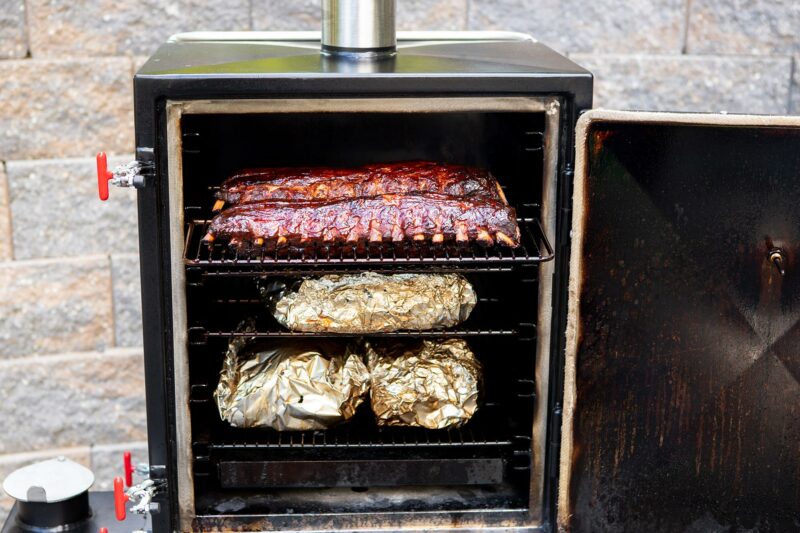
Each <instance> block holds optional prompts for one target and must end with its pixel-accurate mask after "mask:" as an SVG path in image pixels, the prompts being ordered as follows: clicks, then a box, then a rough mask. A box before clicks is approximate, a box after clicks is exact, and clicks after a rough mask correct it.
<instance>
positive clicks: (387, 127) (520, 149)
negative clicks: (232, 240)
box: [182, 112, 544, 216]
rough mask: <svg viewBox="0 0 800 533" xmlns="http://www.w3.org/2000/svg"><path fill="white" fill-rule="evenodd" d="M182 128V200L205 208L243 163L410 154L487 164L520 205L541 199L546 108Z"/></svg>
mask: <svg viewBox="0 0 800 533" xmlns="http://www.w3.org/2000/svg"><path fill="white" fill-rule="evenodd" d="M182 129H183V132H184V134H183V142H184V169H185V178H184V191H185V193H184V194H185V198H184V205H186V206H199V207H200V206H201V207H202V208H203V209H205V210H208V209H209V208H210V207H211V204H212V203H213V201H212V202H211V203H209V201H208V190H207V189H206V187H207V186H209V185H219V184H220V183H221V182H222V181H223V180H224V179H225V178H227V177H228V176H230V175H231V174H232V173H234V172H236V171H237V170H241V169H242V168H247V167H258V166H308V165H322V166H355V165H362V164H366V163H375V162H387V161H403V160H413V159H428V160H434V161H443V162H447V163H458V164H465V165H476V166H481V167H485V168H488V169H490V170H491V171H492V172H493V173H495V175H496V176H497V177H498V179H499V180H500V181H501V184H502V185H504V186H505V187H506V188H507V189H508V190H507V194H508V195H509V196H510V198H509V200H510V201H511V202H512V203H513V204H515V205H516V206H517V207H518V208H520V207H522V208H524V206H522V205H521V204H522V203H528V204H530V203H538V202H540V199H541V187H542V184H541V168H542V166H541V163H542V159H541V157H542V152H541V146H542V136H541V133H542V132H543V131H544V114H543V113H508V112H505V113H482V112H460V113H455V112H448V113H270V114H266V115H258V114H243V115H187V116H185V117H184V118H183V124H182ZM526 148H534V149H535V150H526ZM509 188H510V189H509ZM523 200H524V202H523ZM208 214H210V212H209V213H208ZM520 214H524V213H520ZM535 215H538V213H534V216H535Z"/></svg>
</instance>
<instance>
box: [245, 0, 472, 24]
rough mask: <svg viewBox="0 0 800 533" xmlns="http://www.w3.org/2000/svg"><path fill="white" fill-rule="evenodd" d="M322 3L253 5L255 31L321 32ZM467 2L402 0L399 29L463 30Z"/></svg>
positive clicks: (278, 0)
mask: <svg viewBox="0 0 800 533" xmlns="http://www.w3.org/2000/svg"><path fill="white" fill-rule="evenodd" d="M321 13H322V8H321V3H320V0H296V1H292V2H286V1H283V0H264V1H258V2H253V29H256V30H320V29H321V28H322V26H321V25H322V22H321ZM466 13H467V0H402V1H400V2H397V28H398V29H399V30H463V29H465V26H466Z"/></svg>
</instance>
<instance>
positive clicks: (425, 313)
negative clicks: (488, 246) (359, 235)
mask: <svg viewBox="0 0 800 533" xmlns="http://www.w3.org/2000/svg"><path fill="white" fill-rule="evenodd" d="M476 302H477V296H476V295H475V291H474V290H473V288H472V285H470V283H469V282H468V281H467V280H466V278H464V277H463V276H461V275H459V274H392V275H384V274H378V273H375V272H363V273H359V274H348V275H326V276H322V277H320V278H316V279H306V280H303V281H302V282H301V283H300V285H299V287H297V288H296V290H290V291H287V292H285V293H284V294H282V295H281V296H280V297H279V298H277V299H274V309H273V314H274V315H275V318H276V319H277V320H278V322H280V323H281V324H282V325H283V326H285V327H287V328H289V329H291V330H294V331H311V332H314V331H316V332H337V333H355V334H369V333H379V332H389V331H398V330H426V329H437V328H446V327H450V326H455V325H456V324H459V323H461V322H463V321H464V320H466V319H467V317H469V315H470V313H471V312H472V309H473V308H474V307H475V304H476Z"/></svg>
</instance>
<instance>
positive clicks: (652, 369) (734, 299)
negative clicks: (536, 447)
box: [562, 122, 800, 531]
mask: <svg viewBox="0 0 800 533" xmlns="http://www.w3.org/2000/svg"><path fill="white" fill-rule="evenodd" d="M590 128H591V129H590V131H589V145H588V152H587V158H588V161H589V163H588V165H587V166H588V177H587V182H586V195H585V200H586V206H585V209H586V210H585V227H584V231H583V239H584V246H583V251H582V262H583V263H582V265H581V266H582V270H583V279H582V283H583V285H582V290H581V293H580V319H579V320H580V322H579V340H578V349H577V361H576V391H577V403H576V411H575V417H574V433H573V440H574V447H573V455H572V457H571V461H572V477H571V480H570V481H571V484H570V485H569V491H570V492H569V507H570V508H569V509H568V510H566V511H567V513H566V514H569V515H570V516H571V521H572V523H571V524H570V526H571V530H573V531H623V530H624V531H684V530H692V531H711V530H714V531H716V530H720V531H721V530H725V531H727V530H728V528H733V529H734V530H740V529H747V530H751V528H752V530H755V531H789V530H796V529H797V528H799V527H800V445H799V444H798V443H800V321H799V319H800V265H798V262H799V261H800V255H798V254H800V207H799V206H800V179H798V177H800V131H798V130H797V129H790V128H783V129H781V128H743V127H722V126H713V127H700V126H682V125H652V124H624V123H622V124H620V123H603V122H598V123H595V124H593V125H592V126H591V127H590ZM773 246H780V247H782V248H783V249H784V250H785V253H786V258H787V264H786V275H785V276H783V277H782V276H781V275H780V274H779V273H778V270H777V269H776V267H775V266H774V265H772V264H771V263H770V262H769V261H768V260H767V251H768V250H769V249H770V248H772V247H773ZM562 516H564V515H562Z"/></svg>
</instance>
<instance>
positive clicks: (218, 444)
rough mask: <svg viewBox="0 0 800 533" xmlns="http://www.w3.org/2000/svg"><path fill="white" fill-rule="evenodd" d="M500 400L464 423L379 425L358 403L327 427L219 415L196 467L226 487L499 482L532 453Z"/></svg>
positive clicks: (200, 446) (202, 442)
mask: <svg viewBox="0 0 800 533" xmlns="http://www.w3.org/2000/svg"><path fill="white" fill-rule="evenodd" d="M503 413H504V409H502V408H501V407H500V406H499V405H495V404H489V405H483V406H482V407H481V409H479V410H478V412H477V413H476V414H475V416H474V417H473V419H472V420H470V421H469V422H468V423H467V424H465V425H464V426H462V427H460V428H453V429H449V430H426V429H421V428H398V427H389V428H379V427H377V426H376V425H375V422H374V419H373V418H372V416H371V413H369V412H366V411H364V410H361V411H360V412H359V413H357V414H356V416H355V417H354V418H353V419H352V420H351V421H349V422H348V423H346V424H342V425H341V426H339V427H336V428H332V429H330V430H327V431H307V432H277V431H274V430H270V429H238V428H233V427H230V426H228V425H227V424H224V423H222V422H220V423H218V424H217V425H216V427H214V428H213V430H212V431H211V432H210V433H209V434H207V435H205V437H204V438H203V439H199V440H195V445H194V452H195V469H196V471H198V472H206V473H207V474H208V475H210V476H211V477H212V478H214V479H216V482H217V483H218V484H219V487H220V488H222V489H277V488H325V487H387V486H431V485H439V484H441V483H442V480H447V483H448V484H451V485H463V486H471V485H498V484H501V483H503V482H504V481H506V476H507V473H508V471H509V470H510V469H515V470H519V469H525V468H527V467H528V466H529V464H530V461H529V457H530V444H531V442H530V437H524V436H522V435H518V436H515V434H514V428H513V426H512V425H511V424H509V423H508V422H509V421H508V418H507V417H504V416H502V415H503Z"/></svg>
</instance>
